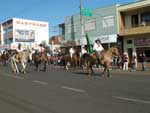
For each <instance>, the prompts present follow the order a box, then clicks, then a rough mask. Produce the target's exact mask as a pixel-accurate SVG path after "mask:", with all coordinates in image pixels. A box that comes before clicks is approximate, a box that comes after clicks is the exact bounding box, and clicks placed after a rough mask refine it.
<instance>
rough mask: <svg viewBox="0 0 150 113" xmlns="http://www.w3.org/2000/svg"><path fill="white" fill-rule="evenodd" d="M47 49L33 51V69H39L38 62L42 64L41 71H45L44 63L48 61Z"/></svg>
mask: <svg viewBox="0 0 150 113" xmlns="http://www.w3.org/2000/svg"><path fill="white" fill-rule="evenodd" d="M47 53H48V51H46V50H44V51H43V52H35V53H33V54H32V61H33V62H34V65H35V67H36V68H35V71H39V64H43V71H44V72H45V71H46V64H47V63H49V59H48V55H47Z"/></svg>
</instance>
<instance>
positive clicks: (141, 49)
mask: <svg viewBox="0 0 150 113" xmlns="http://www.w3.org/2000/svg"><path fill="white" fill-rule="evenodd" d="M124 51H125V52H127V53H128V56H129V66H131V59H132V56H133V55H136V56H137V62H138V63H137V67H138V68H141V64H140V54H141V53H145V55H146V66H147V68H149V67H150V35H149V34H147V35H138V36H130V37H129V36H128V37H124Z"/></svg>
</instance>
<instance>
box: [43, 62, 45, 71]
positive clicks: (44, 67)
mask: <svg viewBox="0 0 150 113" xmlns="http://www.w3.org/2000/svg"><path fill="white" fill-rule="evenodd" d="M43 71H44V72H45V71H46V61H44V68H43Z"/></svg>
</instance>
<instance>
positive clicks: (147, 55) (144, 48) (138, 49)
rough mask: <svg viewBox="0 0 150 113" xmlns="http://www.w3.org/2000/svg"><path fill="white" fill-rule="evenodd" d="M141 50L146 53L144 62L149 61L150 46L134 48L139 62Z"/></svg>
mask: <svg viewBox="0 0 150 113" xmlns="http://www.w3.org/2000/svg"><path fill="white" fill-rule="evenodd" d="M142 52H143V53H145V55H146V62H150V47H141V48H136V53H137V61H138V62H140V54H141V53H142Z"/></svg>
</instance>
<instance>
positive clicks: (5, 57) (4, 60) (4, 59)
mask: <svg viewBox="0 0 150 113" xmlns="http://www.w3.org/2000/svg"><path fill="white" fill-rule="evenodd" d="M0 59H1V61H2V64H3V65H4V66H5V65H7V63H8V60H9V53H8V51H7V50H5V51H3V53H2V54H1V56H0Z"/></svg>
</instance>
